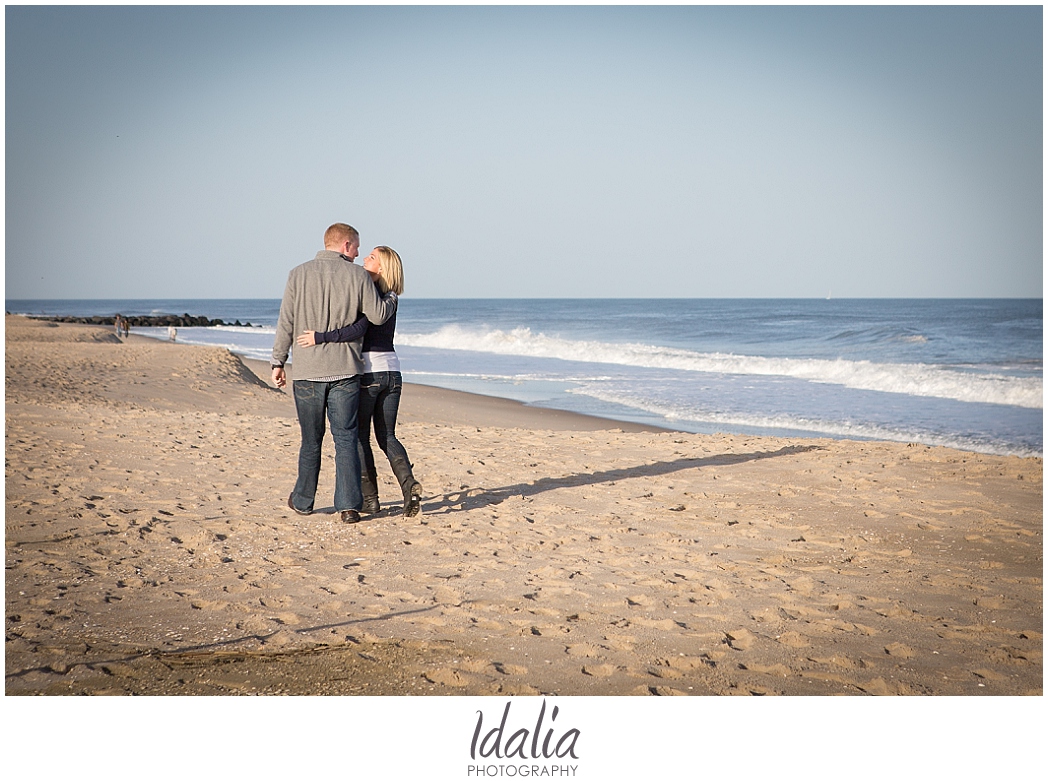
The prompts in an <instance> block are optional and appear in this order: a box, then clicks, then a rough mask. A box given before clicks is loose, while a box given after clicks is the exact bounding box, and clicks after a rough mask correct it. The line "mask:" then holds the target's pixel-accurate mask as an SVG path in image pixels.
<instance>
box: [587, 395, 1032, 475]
mask: <svg viewBox="0 0 1048 781" xmlns="http://www.w3.org/2000/svg"><path fill="white" fill-rule="evenodd" d="M568 392H569V393H575V394H578V395H582V396H587V397H589V398H593V399H597V400H598V401H603V402H607V403H611V404H621V405H623V406H626V407H630V408H632V409H636V410H641V411H643V412H648V413H652V414H654V415H658V416H660V417H662V418H665V419H666V421H668V422H669V423H670V424H671V425H672V424H673V423H674V422H677V423H678V425H682V427H686V426H685V425H684V424H686V423H688V422H691V423H702V424H707V425H712V426H723V427H724V430H725V431H731V430H733V429H738V428H744V429H754V430H765V431H767V430H773V431H784V432H789V431H796V432H804V433H805V434H808V435H810V434H813V433H814V434H825V435H826V436H828V437H832V438H843V439H873V440H883V441H889V442H918V443H920V444H924V445H931V446H938V447H951V448H956V449H959V450H970V451H973V452H976V453H989V454H992V455H1002V456H1021V457H1024V458H1025V457H1031V456H1034V457H1040V456H1041V455H1042V453H1041V451H1039V450H1037V449H1035V448H1030V447H1022V446H1015V445H1009V444H1005V443H999V442H993V441H989V440H986V439H983V438H978V437H965V436H956V435H949V434H942V433H936V432H931V431H927V430H921V431H918V430H916V429H910V428H906V427H899V426H885V425H879V424H875V423H851V422H847V421H828V420H819V419H816V418H809V417H801V416H794V415H759V414H739V413H724V412H715V411H709V410H698V409H695V408H692V407H688V406H685V405H675V404H671V403H666V402H659V401H655V400H652V399H650V398H638V397H637V396H635V395H633V394H628V393H626V394H624V393H621V392H615V391H608V390H607V389H606V388H602V387H601V386H599V385H583V386H580V387H577V388H573V389H571V390H569V391H568Z"/></svg>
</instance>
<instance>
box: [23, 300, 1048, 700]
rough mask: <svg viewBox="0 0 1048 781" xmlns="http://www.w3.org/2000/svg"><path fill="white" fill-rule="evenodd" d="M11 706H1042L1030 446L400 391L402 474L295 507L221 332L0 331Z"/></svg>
mask: <svg viewBox="0 0 1048 781" xmlns="http://www.w3.org/2000/svg"><path fill="white" fill-rule="evenodd" d="M5 356H6V358H5V360H6V388H5V399H6V411H5V420H6V445H5V453H6V472H5V476H6V496H5V501H6V505H5V507H6V533H5V550H6V566H7V577H6V593H5V600H6V611H5V622H6V630H7V642H6V670H5V672H6V693H7V694H9V695H28V694H204V695H226V694H240V695H243V694H354V695H361V694H363V695H449V694H451V695H529V694H530V695H538V694H551V695H552V694H559V695H636V696H652V695H661V696H674V695H761V694H779V695H838V694H844V695H893V694H894V695H919V694H925V695H1039V694H1041V692H1042V673H1043V668H1042V643H1043V640H1042V634H1041V629H1042V621H1043V598H1042V573H1043V540H1042V532H1043V526H1042V507H1043V504H1042V474H1043V465H1042V459H1041V458H1036V457H1018V456H1000V455H989V454H979V453H973V452H968V451H962V450H955V449H950V448H945V447H930V446H927V445H914V444H909V443H901V442H893V443H888V442H877V441H853V440H847V439H812V438H800V437H798V438H785V437H767V436H741V435H719V434H696V433H685V432H679V431H671V430H661V429H658V428H656V427H653V426H643V425H636V424H629V423H622V422H617V421H608V420H602V419H600V418H592V417H586V416H583V415H577V414H573V413H568V412H559V411H556V410H550V409H539V408H535V407H528V406H526V405H523V404H520V403H517V402H512V401H507V400H503V399H494V398H492V397H485V396H477V395H473V394H467V393H459V392H455V391H449V390H442V389H435V388H429V387H426V386H421V385H406V386H405V391H404V398H403V406H402V414H401V418H400V421H401V422H400V424H399V426H398V433H399V437H400V439H401V441H402V442H403V443H404V444H405V446H406V448H407V450H408V452H409V454H410V456H411V459H412V461H413V463H414V466H415V474H416V477H417V478H418V479H419V480H420V481H421V483H422V485H423V487H424V490H423V501H422V513H421V515H420V516H417V517H414V518H405V517H403V516H402V515H401V514H400V512H399V505H400V502H399V497H398V493H399V491H398V489H397V488H396V485H395V482H394V480H393V476H392V474H391V472H390V470H389V468H388V464H387V463H385V462H384V460H383V459H382V458H381V455H380V454H379V458H378V461H379V480H380V494H381V499H382V502H383V511H382V512H381V513H379V514H378V515H376V516H365V517H364V520H363V521H362V522H360V523H358V524H352V525H345V524H342V523H340V522H339V519H338V514H337V513H335V512H334V508H333V506H331V500H332V494H333V485H334V460H333V446H332V444H331V440H330V436H329V437H328V439H327V442H326V446H325V448H326V449H325V453H324V466H323V468H322V472H321V483H320V490H319V492H318V496H317V505H316V506H317V511H316V512H314V514H313V515H311V516H308V517H304V516H298V515H296V514H295V513H293V512H292V511H290V510H289V509H288V507H287V496H288V494H289V492H290V490H291V487H292V485H293V483H294V480H295V469H296V462H297V452H298V442H299V437H298V424H297V421H296V419H295V413H294V404H293V401H292V399H291V397H290V396H289V395H288V394H287V393H285V392H283V391H279V390H277V389H275V388H273V387H271V386H270V385H269V383H268V369H267V367H266V366H265V365H264V364H259V363H258V362H252V361H244V360H242V359H240V358H238V357H237V356H235V355H233V354H231V353H230V352H228V351H227V350H225V349H222V348H218V347H201V346H189V345H182V344H177V343H164V342H160V341H157V340H155V339H148V338H145V337H135V336H134V335H132V337H131V338H130V339H129V340H127V341H126V342H124V341H121V340H119V339H118V338H117V337H116V336H115V335H114V334H113V332H112V329H109V328H102V327H93V326H80V325H66V324H62V325H57V324H53V323H45V322H41V321H33V320H27V319H25V318H20V317H13V316H8V317H7V318H6V341H5Z"/></svg>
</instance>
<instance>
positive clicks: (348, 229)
mask: <svg viewBox="0 0 1048 781" xmlns="http://www.w3.org/2000/svg"><path fill="white" fill-rule="evenodd" d="M353 240H356V241H360V234H359V233H357V229H356V228H354V227H353V226H352V225H346V223H344V222H336V223H335V224H334V225H332V226H331V227H330V228H328V229H327V230H326V231H324V247H325V248H327V247H341V246H342V245H343V244H345V243H346V242H347V241H353Z"/></svg>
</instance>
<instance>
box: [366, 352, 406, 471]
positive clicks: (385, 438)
mask: <svg viewBox="0 0 1048 781" xmlns="http://www.w3.org/2000/svg"><path fill="white" fill-rule="evenodd" d="M403 384H404V380H403V379H402V377H401V374H400V372H375V373H374V374H365V375H363V376H361V378H360V432H359V437H358V441H359V442H360V460H361V462H363V464H364V469H365V471H366V473H367V474H374V472H375V456H374V454H373V453H372V452H371V424H372V422H374V424H375V439H377V440H378V446H379V447H380V448H382V452H383V453H385V454H386V458H388V459H389V462H390V463H391V464H392V463H393V462H394V461H403V462H404V463H408V452H407V451H406V450H405V449H404V446H403V445H402V444H400V440H398V439H397V411H398V410H399V409H400V390H401V387H402V386H403Z"/></svg>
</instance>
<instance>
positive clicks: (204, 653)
mask: <svg viewBox="0 0 1048 781" xmlns="http://www.w3.org/2000/svg"><path fill="white" fill-rule="evenodd" d="M437 607H438V605H431V606H430V607H421V608H415V609H414V610H401V611H399V612H397V613H386V614H385V615H381V616H366V617H364V618H352V619H349V620H347V621H339V622H337V623H334V624H321V625H319V626H307V627H302V628H300V629H292V630H290V631H291V632H293V633H294V634H297V635H308V634H309V633H310V632H319V631H321V630H325V629H326V630H330V629H341V628H345V627H349V626H353V625H355V624H365V623H369V622H374V621H388V620H389V619H391V618H399V617H401V616H409V615H413V614H415V613H427V612H429V611H430V610H435V609H436V608H437ZM280 631H281V630H280V629H277V630H274V631H272V632H267V633H265V634H247V635H243V636H241V637H231V638H227V639H226V640H219V641H216V642H214V643H201V644H199V645H189V646H182V647H181V648H170V649H163V650H161V649H159V648H150V649H146V650H141V651H131V652H128V653H116V654H114V655H112V656H107V657H104V658H97V659H96V658H92V659H77V660H73V661H68V660H67V661H65V662H64V666H63V667H62V668H61V670H60V671H58V670H54V669H53V668H52V667H50V666H49V665H46V664H45V665H41V666H39V667H27V668H25V669H23V670H15V671H12V672H9V673H6V674H5V675H4V678H5V680H11V679H13V678H20V677H22V676H23V675H28V674H29V673H48V672H60V674H62V675H64V674H65V673H67V672H69V670H70V669H72V668H73V667H76V666H77V665H84V666H85V667H87V668H88V669H91V670H94V669H96V668H99V669H101V666H102V665H106V664H115V663H118V662H120V663H125V664H126V663H128V662H133V661H135V660H137V659H144V658H146V657H152V658H154V659H157V660H158V661H160V662H161V663H162V664H167V662H165V660H171V661H176V660H181V661H187V660H189V661H191V660H194V659H203V658H207V657H211V656H214V655H215V654H216V653H220V652H223V651H226V652H227V653H230V654H236V655H239V656H241V657H248V656H255V657H259V656H281V655H290V654H301V653H314V652H316V651H318V650H324V649H326V648H328V646H295V647H292V648H277V649H275V650H269V649H261V650H251V651H236V650H235V649H234V650H233V651H227V650H226V649H230V648H232V647H233V646H236V645H239V644H240V643H243V642H247V641H249V640H250V641H254V642H258V643H264V642H265V641H266V640H269V639H270V638H271V637H273V636H274V635H276V634H279V632H280ZM230 658H232V657H230Z"/></svg>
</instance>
